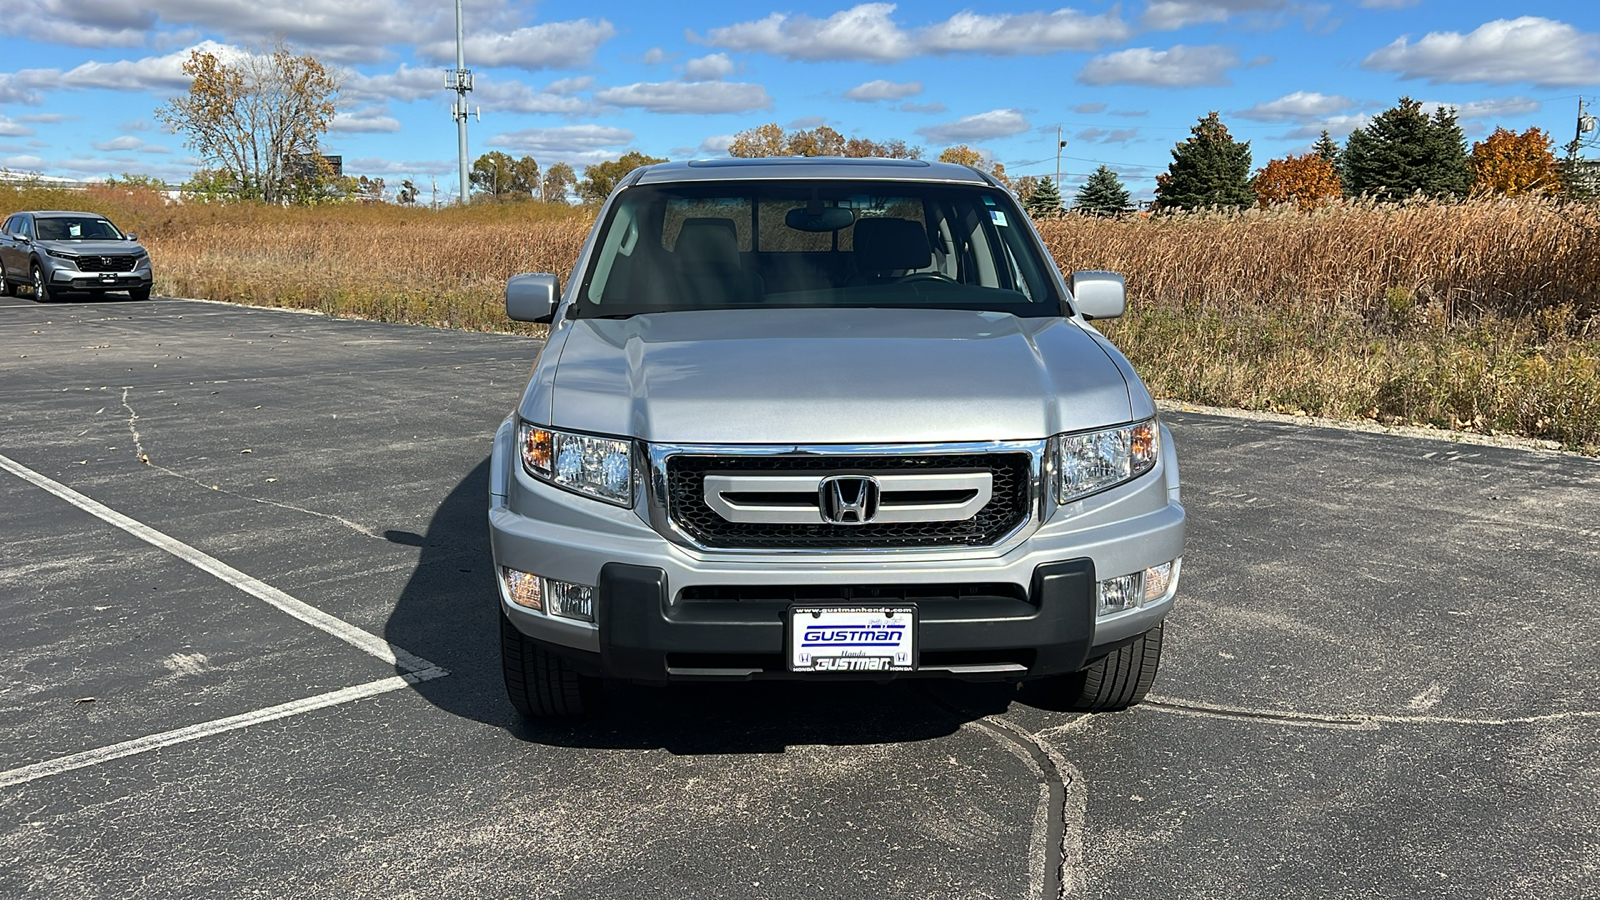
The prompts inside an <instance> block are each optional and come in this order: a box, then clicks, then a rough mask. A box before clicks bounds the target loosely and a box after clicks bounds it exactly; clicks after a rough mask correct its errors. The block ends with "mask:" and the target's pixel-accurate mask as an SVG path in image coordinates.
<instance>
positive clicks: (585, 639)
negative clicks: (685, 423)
mask: <svg viewBox="0 0 1600 900" xmlns="http://www.w3.org/2000/svg"><path fill="white" fill-rule="evenodd" d="M1170 447H1171V441H1170V437H1169V438H1168V439H1167V440H1166V441H1164V449H1163V459H1162V461H1161V463H1160V464H1158V466H1157V469H1156V471H1154V472H1152V473H1150V474H1149V475H1146V476H1142V477H1141V478H1139V479H1137V480H1136V481H1134V482H1131V483H1129V484H1127V485H1123V486H1121V487H1119V488H1115V489H1113V490H1110V491H1107V492H1106V493H1104V494H1101V495H1097V496H1096V497H1092V498H1090V499H1089V500H1087V501H1080V502H1079V503H1078V504H1076V505H1075V506H1074V507H1072V508H1069V509H1063V510H1058V511H1056V514H1055V515H1054V516H1052V517H1051V518H1050V519H1049V520H1048V521H1045V522H1044V524H1043V525H1041V526H1038V527H1034V528H1032V529H1030V530H1029V531H1028V532H1027V533H1025V534H1023V535H1020V536H1018V538H1017V539H1016V540H1014V541H1011V542H1009V543H1006V544H1003V545H1001V546H999V547H995V548H984V549H975V550H965V551H926V550H901V551H894V552H890V553H881V552H880V553H862V552H849V551H840V552H837V553H810V554H783V553H771V554H766V553H759V554H752V553H748V552H744V553H718V552H713V551H705V550H697V549H694V548H691V547H685V546H683V545H682V544H681V543H674V542H672V541H669V540H667V539H666V538H664V537H662V535H661V534H659V533H658V532H657V531H655V530H654V529H653V528H651V527H650V525H648V524H647V523H646V522H645V521H644V519H643V518H642V517H641V515H640V514H639V513H638V512H636V511H635V510H633V509H624V508H620V507H615V506H609V505H607V504H603V503H600V502H597V501H594V500H590V499H588V498H584V497H579V496H577V495H574V494H570V493H567V492H565V491H561V490H559V489H556V488H552V487H550V486H548V485H544V484H542V483H539V482H536V481H534V480H533V479H531V478H528V477H527V476H526V475H525V474H524V473H523V472H522V468H521V466H520V465H518V464H516V457H515V453H514V452H513V447H512V439H511V428H510V423H509V422H508V423H507V426H506V427H503V428H502V429H501V431H500V434H499V435H498V436H497V440H496V446H495V453H494V458H493V460H492V462H491V467H492V468H491V472H492V475H491V508H490V510H489V525H490V539H491V545H492V548H493V553H494V559H495V563H496V574H497V578H496V582H497V584H499V586H500V587H499V593H500V603H501V609H502V610H503V612H504V614H505V615H506V617H507V618H508V619H509V620H510V621H511V623H512V624H513V625H514V626H515V627H516V628H517V629H518V630H519V631H521V632H522V633H523V634H525V635H527V636H528V637H530V638H532V639H534V640H536V641H539V642H540V643H542V644H544V645H546V646H547V647H549V648H550V649H552V650H554V651H556V652H558V653H559V654H560V655H562V656H563V657H565V658H567V659H569V660H571V661H572V662H573V663H575V664H576V665H577V666H578V667H579V668H580V669H581V670H583V671H587V672H589V673H591V674H600V675H605V676H608V677H615V678H625V679H632V680H639V681H661V680H678V679H712V678H715V679H723V678H734V679H751V678H784V677H804V678H808V679H814V678H817V677H819V676H818V675H816V674H813V673H805V674H803V675H800V676H795V675H792V674H791V673H790V672H788V670H787V665H786V657H785V646H786V634H785V629H786V624H785V623H786V619H787V610H788V607H789V605H790V603H791V602H796V601H795V600H794V599H782V598H783V597H784V596H789V597H791V598H799V597H805V598H810V597H813V596H832V597H834V598H836V602H838V603H840V604H841V605H860V604H861V603H863V602H867V603H873V602H877V601H875V600H873V599H871V598H872V597H873V596H874V591H873V588H874V587H875V586H882V587H883V588H884V594H885V596H903V597H907V598H910V597H912V596H915V597H916V598H917V599H916V600H915V601H914V602H916V604H917V608H918V646H919V661H918V669H917V671H916V672H915V673H911V674H922V675H937V676H946V677H949V676H954V677H961V678H969V679H985V678H1031V677H1039V676H1044V675H1051V674H1058V673H1062V672H1071V671H1076V670H1078V669H1080V668H1082V667H1083V665H1084V664H1085V663H1086V662H1088V661H1090V660H1092V659H1094V658H1096V657H1097V656H1101V655H1104V654H1105V653H1106V652H1109V650H1110V649H1112V648H1113V647H1115V646H1116V645H1118V644H1119V643H1121V642H1123V641H1126V640H1128V639H1131V638H1133V637H1135V636H1137V635H1139V634H1142V633H1143V632H1145V631H1148V630H1149V629H1151V628H1153V627H1155V626H1156V625H1157V624H1159V623H1160V622H1161V620H1162V619H1163V618H1165V617H1166V615H1167V614H1168V612H1170V610H1171V608H1172V602H1173V601H1172V599H1171V597H1170V596H1168V597H1167V598H1166V599H1164V600H1162V601H1160V602H1157V603H1153V604H1151V605H1149V606H1145V607H1142V608H1138V609H1133V610H1129V611H1126V612H1120V613H1116V614H1113V615H1109V616H1104V617H1098V618H1097V617H1096V616H1095V602H1096V591H1095V588H1096V583H1097V579H1104V578H1111V577H1115V576H1119V575H1126V574H1132V573H1135V572H1139V571H1142V570H1143V569H1144V568H1146V567H1148V566H1155V565H1159V564H1161V563H1165V562H1168V561H1170V560H1173V559H1177V558H1179V557H1181V556H1182V555H1183V534H1184V523H1185V516H1184V510H1183V506H1182V505H1181V503H1180V502H1179V496H1178V477H1177V465H1176V460H1175V459H1174V458H1173V457H1172V455H1171V451H1170ZM502 567H509V568H512V569H517V570H520V571H523V572H532V573H536V574H539V575H542V576H544V577H547V578H554V579H559V580H562V581H567V582H571V583H574V584H581V585H592V586H595V587H596V588H597V591H596V598H595V610H596V622H595V623H594V624H589V623H585V622H580V621H576V620H572V619H566V618H562V617H559V616H553V615H548V614H546V613H544V612H540V611H535V610H531V609H528V608H525V607H522V606H518V605H516V604H514V603H511V602H510V600H509V597H508V596H507V592H506V586H505V583H504V580H503V579H502V578H500V577H498V576H499V573H500V572H501V571H502ZM991 588H992V589H991ZM886 602H887V601H886ZM893 602H896V603H898V602H901V601H900V600H898V599H896V600H894V601H893ZM824 677H850V676H833V675H829V676H824ZM855 677H862V676H855ZM870 677H877V678H881V677H884V676H883V675H882V674H880V673H874V674H873V675H871V676H870ZM896 677H905V674H904V673H902V674H899V675H897V676H896Z"/></svg>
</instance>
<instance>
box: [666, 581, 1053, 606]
mask: <svg viewBox="0 0 1600 900" xmlns="http://www.w3.org/2000/svg"><path fill="white" fill-rule="evenodd" d="M995 598H1002V599H1006V600H1021V601H1023V602H1025V603H1026V602H1027V601H1028V592H1027V591H1026V590H1024V589H1023V588H1022V586H1021V585H1016V584H1007V583H1000V582H970V583H967V582H964V583H961V584H826V583H818V584H719V585H691V586H689V587H686V588H684V589H683V590H681V591H679V592H678V599H679V600H680V601H682V602H685V603H697V602H707V601H713V602H715V601H721V602H734V603H771V604H777V605H781V606H785V607H787V606H788V605H789V604H791V603H838V604H851V603H865V604H868V605H871V604H874V603H907V602H909V603H917V602H923V603H937V602H939V601H941V600H952V601H953V600H969V599H982V600H990V599H995Z"/></svg>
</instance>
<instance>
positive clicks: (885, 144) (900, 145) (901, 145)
mask: <svg viewBox="0 0 1600 900" xmlns="http://www.w3.org/2000/svg"><path fill="white" fill-rule="evenodd" d="M728 155H729V156H734V157H738V158H740V159H758V158H761V157H767V156H847V157H852V158H855V159H862V158H866V157H877V158H881V159H921V158H922V148H921V147H913V146H911V145H910V144H907V143H906V142H905V141H902V140H899V139H895V140H889V141H874V140H870V139H868V138H862V137H852V138H846V137H845V136H844V135H842V134H840V133H839V132H837V131H835V130H833V129H832V128H829V127H828V126H826V125H818V126H817V127H815V128H806V129H802V130H800V131H796V132H794V133H792V134H791V133H789V132H787V131H784V129H783V126H782V125H779V124H778V123H776V122H769V123H767V124H766V125H762V126H759V127H757V128H747V129H745V130H744V131H741V132H739V133H738V134H736V135H734V136H733V143H731V144H729V145H728Z"/></svg>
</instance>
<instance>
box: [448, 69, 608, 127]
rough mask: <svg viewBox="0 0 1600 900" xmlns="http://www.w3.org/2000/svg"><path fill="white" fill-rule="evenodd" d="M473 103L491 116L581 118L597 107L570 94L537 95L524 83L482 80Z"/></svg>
mask: <svg viewBox="0 0 1600 900" xmlns="http://www.w3.org/2000/svg"><path fill="white" fill-rule="evenodd" d="M470 100H471V102H476V103H478V104H479V105H481V106H482V107H483V108H484V110H485V111H489V112H513V113H528V114H546V115H549V114H553V115H562V116H566V117H568V118H579V117H582V116H585V115H590V114H592V113H594V111H595V109H594V104H592V103H589V102H588V101H586V100H582V99H580V98H578V97H574V96H571V95H570V94H567V93H557V92H553V91H550V90H549V89H546V90H543V91H536V90H534V89H533V88H531V87H528V86H527V85H525V84H523V83H522V82H520V81H491V80H489V79H487V78H484V79H479V80H478V84H477V87H476V88H475V89H474V90H473V92H472V95H471V98H470Z"/></svg>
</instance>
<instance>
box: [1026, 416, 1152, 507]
mask: <svg viewBox="0 0 1600 900" xmlns="http://www.w3.org/2000/svg"><path fill="white" fill-rule="evenodd" d="M1160 455H1161V426H1160V424H1158V423H1157V422H1156V420H1155V419H1146V420H1144V421H1143V422H1135V423H1134V424H1132V425H1122V426H1119V427H1117V428H1107V429H1105V430H1104V431H1089V432H1084V433H1082V434H1062V435H1057V436H1056V437H1053V438H1051V439H1050V459H1051V461H1052V463H1053V466H1052V468H1053V470H1054V474H1053V475H1052V481H1053V482H1054V484H1053V487H1054V489H1055V497H1056V502H1057V503H1063V504H1065V503H1071V502H1072V501H1074V500H1081V499H1082V498H1084V497H1087V496H1089V495H1090V494H1096V493H1099V492H1100V491H1103V490H1105V489H1106V488H1109V487H1115V486H1116V485H1119V484H1122V483H1123V482H1125V481H1131V480H1133V479H1135V478H1138V477H1139V476H1140V475H1143V474H1144V473H1146V472H1148V471H1150V470H1151V469H1153V468H1155V467H1156V458H1157V457H1158V456H1160Z"/></svg>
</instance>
